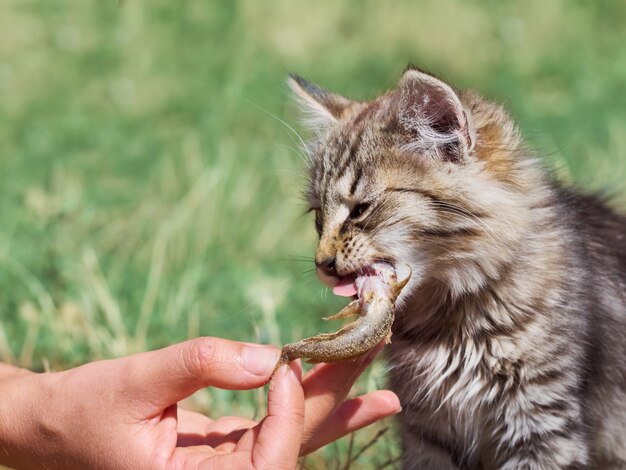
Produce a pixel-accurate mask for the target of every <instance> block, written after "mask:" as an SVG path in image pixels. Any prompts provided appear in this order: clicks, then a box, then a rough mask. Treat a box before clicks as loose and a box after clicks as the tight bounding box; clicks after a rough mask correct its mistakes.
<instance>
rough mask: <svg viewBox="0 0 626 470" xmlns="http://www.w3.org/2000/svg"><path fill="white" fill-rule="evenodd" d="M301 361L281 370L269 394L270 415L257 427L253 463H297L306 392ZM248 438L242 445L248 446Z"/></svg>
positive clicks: (287, 466) (290, 465)
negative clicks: (303, 388)
mask: <svg viewBox="0 0 626 470" xmlns="http://www.w3.org/2000/svg"><path fill="white" fill-rule="evenodd" d="M300 377H301V368H300V366H299V364H297V363H294V364H289V365H286V366H282V367H280V368H279V369H278V371H277V372H276V374H275V375H274V378H273V379H272V383H271V385H270V391H269V394H268V403H267V416H266V417H265V418H264V419H263V421H262V422H261V423H260V425H259V426H258V427H257V428H255V431H254V433H249V434H248V436H249V435H250V434H256V439H255V442H254V445H253V448H252V466H253V467H254V468H256V469H266V468H267V469H270V468H271V469H293V468H295V467H296V464H297V462H298V455H299V453H300V446H301V440H302V427H303V424H304V392H303V390H302V384H301V378H300ZM245 437H246V436H244V438H242V441H244V442H242V447H244V446H246V443H245Z"/></svg>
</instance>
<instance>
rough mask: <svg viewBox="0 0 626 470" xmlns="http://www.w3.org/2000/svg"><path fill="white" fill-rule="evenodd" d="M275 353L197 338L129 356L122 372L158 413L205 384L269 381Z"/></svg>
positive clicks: (241, 386)
mask: <svg viewBox="0 0 626 470" xmlns="http://www.w3.org/2000/svg"><path fill="white" fill-rule="evenodd" d="M279 353H280V351H279V350H278V349H277V348H275V347H273V346H261V345H256V344H248V343H239V342H236V341H228V340H225V339H220V338H211V337H205V338H197V339H193V340H191V341H186V342H184V343H179V344H175V345H173V346H169V347H167V348H164V349H160V350H157V351H151V352H146V353H141V354H136V355H134V356H131V357H129V358H127V359H128V361H129V364H128V367H127V368H126V371H125V373H127V374H131V376H130V377H129V379H130V380H129V381H128V382H127V383H132V384H134V386H133V388H136V392H138V393H139V395H138V396H140V397H142V401H144V402H149V403H150V404H151V405H156V406H157V408H159V410H158V411H160V410H162V409H164V408H165V407H167V406H169V405H172V404H174V403H176V402H178V401H180V400H182V399H183V398H186V397H188V396H189V395H191V394H192V393H194V392H196V391H197V390H199V389H201V388H204V387H209V386H213V387H218V388H224V389H229V390H246V389H251V388H257V387H260V386H262V385H264V384H265V383H267V381H268V380H269V379H270V377H271V374H272V371H273V369H274V366H275V365H276V361H278V358H279ZM158 411H157V412H158Z"/></svg>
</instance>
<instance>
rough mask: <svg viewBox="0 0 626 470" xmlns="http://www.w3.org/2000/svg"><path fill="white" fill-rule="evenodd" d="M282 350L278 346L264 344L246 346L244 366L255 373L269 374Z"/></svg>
mask: <svg viewBox="0 0 626 470" xmlns="http://www.w3.org/2000/svg"><path fill="white" fill-rule="evenodd" d="M279 354H280V351H279V350H278V349H276V348H271V347H263V346H246V347H245V348H244V350H243V367H244V369H246V370H247V371H248V372H250V373H252V374H254V375H269V374H270V373H271V372H272V370H274V366H276V362H277V361H278V356H279Z"/></svg>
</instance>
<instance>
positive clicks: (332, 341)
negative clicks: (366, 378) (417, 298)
mask: <svg viewBox="0 0 626 470" xmlns="http://www.w3.org/2000/svg"><path fill="white" fill-rule="evenodd" d="M410 278H411V273H409V274H408V276H407V277H406V278H405V279H404V280H402V281H400V282H397V278H396V275H395V273H394V274H392V275H391V276H390V281H389V283H386V282H384V281H383V280H382V279H381V278H380V277H371V276H370V280H368V281H365V282H363V283H362V284H361V285H362V287H361V289H359V291H360V292H359V294H360V295H359V298H357V299H356V300H353V301H352V302H350V303H349V304H348V305H347V306H346V307H344V308H343V309H342V310H341V311H340V312H339V313H337V314H336V315H333V316H330V317H325V318H324V320H339V319H342V318H347V317H351V316H353V315H359V318H358V319H357V320H356V321H354V322H352V323H348V324H347V325H345V326H344V327H343V328H341V329H340V330H339V331H337V332H335V333H322V334H319V335H316V336H312V337H311V338H305V339H303V340H300V341H298V342H296V343H290V344H286V345H285V346H284V347H283V349H282V351H281V356H280V359H279V360H278V362H277V364H276V367H275V369H274V370H276V369H278V368H279V367H280V366H281V365H283V364H287V363H288V362H290V361H293V360H294V359H298V358H306V359H308V361H307V362H309V363H311V364H315V363H318V362H338V361H344V360H347V359H353V358H355V357H357V356H360V355H361V354H363V353H365V352H367V351H369V350H370V349H372V348H373V347H374V346H376V345H377V344H378V343H380V342H381V341H382V340H383V339H385V338H386V339H387V342H389V341H390V337H391V326H392V324H393V319H394V314H395V307H396V306H395V302H396V299H397V298H398V295H400V292H401V291H402V289H403V288H404V286H405V285H406V284H407V283H408V282H409V279H410Z"/></svg>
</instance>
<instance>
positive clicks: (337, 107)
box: [287, 73, 352, 129]
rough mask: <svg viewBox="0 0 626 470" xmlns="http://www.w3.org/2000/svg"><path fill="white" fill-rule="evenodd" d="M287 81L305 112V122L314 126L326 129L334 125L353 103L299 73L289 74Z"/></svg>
mask: <svg viewBox="0 0 626 470" xmlns="http://www.w3.org/2000/svg"><path fill="white" fill-rule="evenodd" d="M287 83H288V84H289V86H290V87H291V89H292V90H293V92H294V94H295V96H296V99H297V101H298V103H299V104H300V107H301V108H302V111H303V112H304V114H305V119H304V120H305V123H306V124H307V125H309V126H311V127H313V128H317V129H319V128H322V129H325V128H327V127H329V126H331V125H333V124H334V123H336V122H337V121H338V120H340V119H341V118H342V116H344V115H345V112H346V110H347V109H348V108H349V107H350V106H351V105H352V101H350V100H349V99H347V98H344V97H343V96H340V95H336V94H335V93H331V92H330V91H328V90H325V89H324V88H322V87H320V86H318V85H315V84H314V83H310V82H308V81H306V80H305V79H304V78H302V77H301V76H299V75H296V74H293V73H292V74H289V79H288V81H287Z"/></svg>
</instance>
